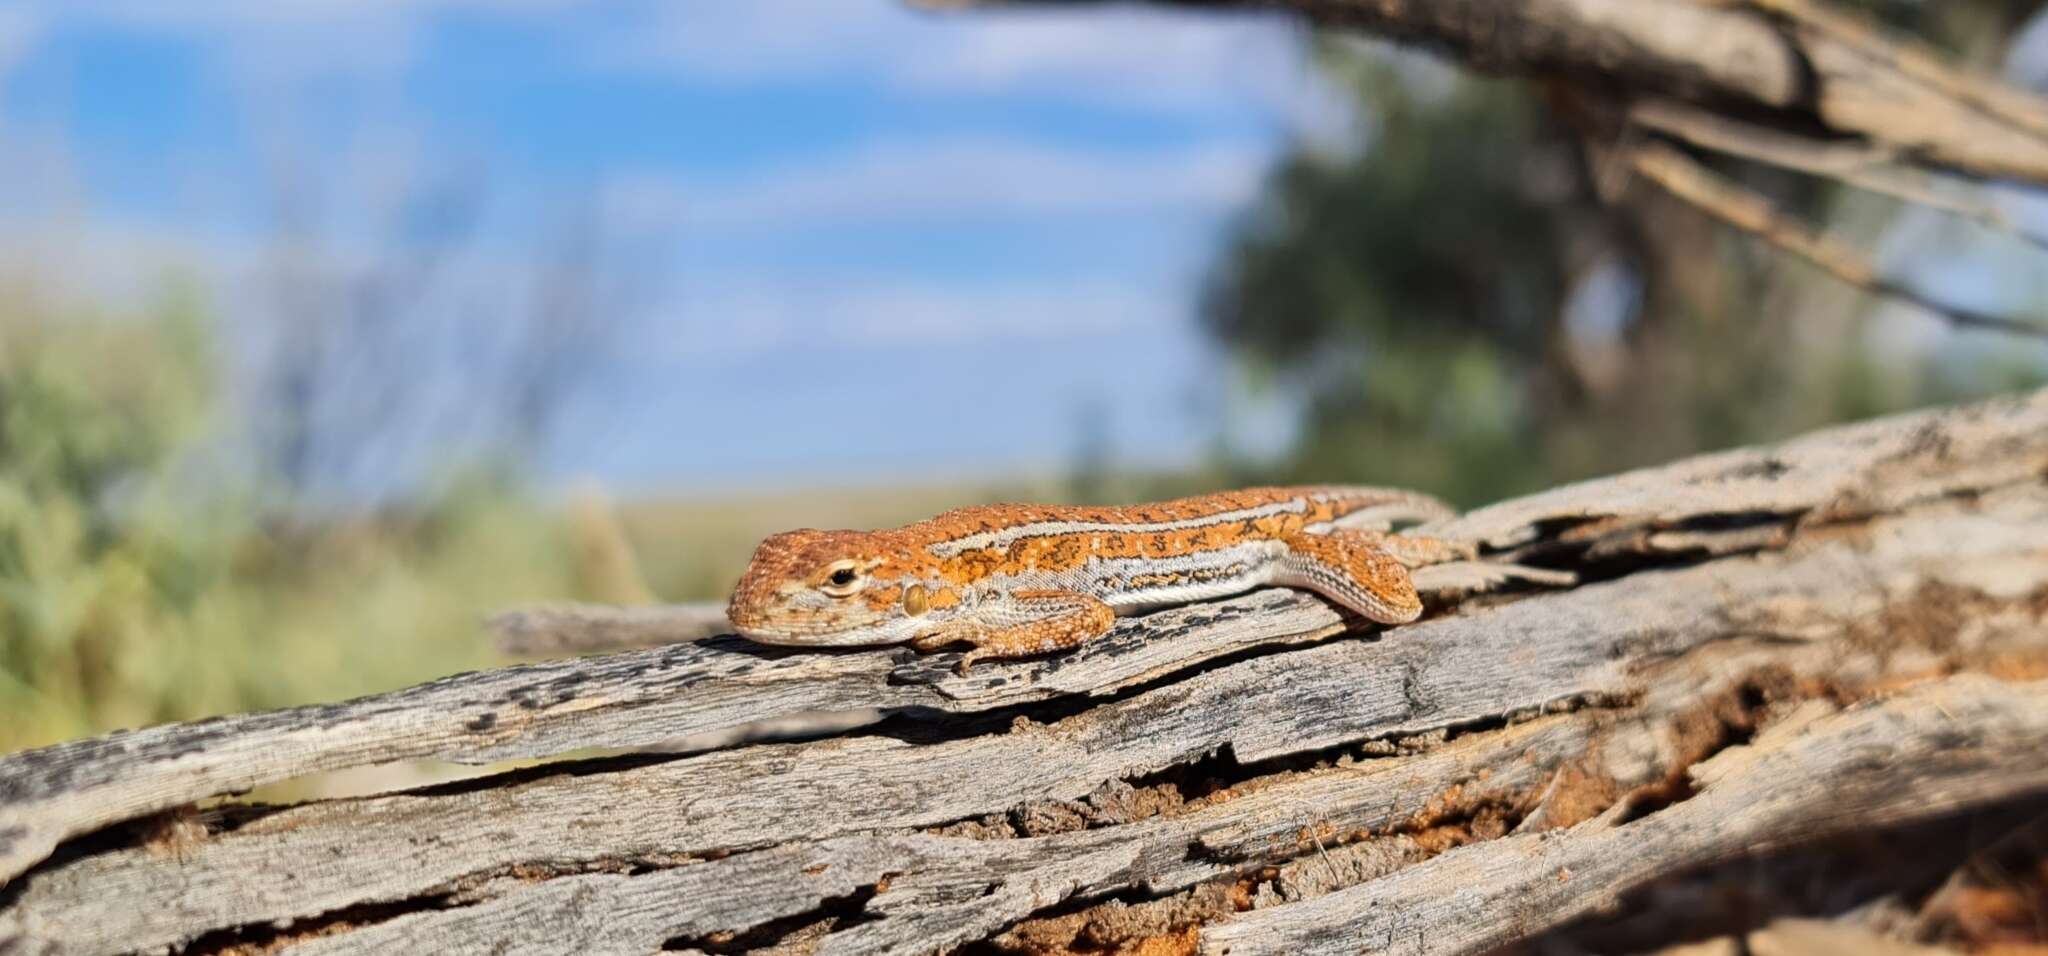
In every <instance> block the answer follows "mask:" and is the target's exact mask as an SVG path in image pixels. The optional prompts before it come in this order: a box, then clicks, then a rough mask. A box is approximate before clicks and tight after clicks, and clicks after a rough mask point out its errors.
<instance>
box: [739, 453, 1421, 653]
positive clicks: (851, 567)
mask: <svg viewBox="0 0 2048 956" xmlns="http://www.w3.org/2000/svg"><path fill="white" fill-rule="evenodd" d="M1366 509H1386V510H1381V511H1375V512H1374V513H1373V514H1371V515H1366V516H1362V517H1365V518H1366V519H1368V520H1369V521H1382V520H1385V519H1387V518H1388V516H1389V512H1391V513H1393V514H1397V515H1402V516H1405V517H1406V518H1407V519H1408V520H1417V519H1418V518H1422V517H1438V516H1442V515H1447V514H1450V513H1451V512H1450V509H1449V508H1448V507H1446V506H1445V505H1443V504H1442V503H1441V502H1437V501H1436V500H1435V499H1431V498H1428V497H1427V496H1424V495H1418V494H1415V493H1412V492H1404V491H1399V490H1395V489H1375V488H1339V487H1298V488H1250V489H1245V490H1242V491H1226V492H1219V493H1217V494H1210V495H1200V496H1196V497H1192V498H1181V499H1177V500H1173V501H1164V502H1158V503H1155V504H1146V505H1133V506H1129V507H1075V506H1061V505H1022V504H999V505H985V506H981V507H974V508H962V509H959V510H956V511H949V512H946V513H945V514H942V515H939V516H937V517H935V518H931V519H929V520H926V521H920V522H917V523H916V524H911V525H905V526H904V527H901V528H893V529H887V530H880V531H818V530H812V529H803V530H798V531H790V532H786V533H783V534H778V535H774V536H772V537H770V538H768V539H767V540H766V541H763V542H762V543H761V546H760V548H759V549H758V550H757V551H756V552H755V555H754V560H753V562H752V563H751V564H750V565H749V566H748V568H747V571H746V574H745V575H744V576H742V577H741V579H740V582H739V585H738V587H736V588H735V589H734V592H733V599H732V605H731V608H730V616H731V619H732V622H733V624H734V626H735V627H736V628H738V629H739V631H740V633H742V634H744V635H746V636H747V637H749V638H752V639H754V640H758V641H764V642H767V643H783V644H815V645H858V644H877V643H899V642H905V641H908V642H910V643H911V644H913V645H914V646H916V647H918V648H920V649H926V650H929V649H933V648H936V647H940V646H944V645H946V644H949V643H955V642H964V643H968V644H971V645H973V646H974V648H975V650H974V652H972V653H970V654H969V655H968V656H967V658H966V660H968V661H971V660H972V659H974V658H975V657H990V656H999V657H1000V656H1018V655H1022V654H1027V653H1040V652H1043V651H1046V650H1051V649H1056V648H1061V647H1069V646H1073V645H1074V644H1078V643H1080V642H1082V641H1085V640H1087V639H1089V638H1092V637H1094V636H1097V635H1100V634H1102V633H1104V632H1106V631H1108V630H1109V629H1110V627H1111V626H1113V624H1114V620H1115V616H1116V614H1118V613H1123V612H1125V611H1126V610H1135V609H1138V608H1142V607H1144V606H1147V605H1148V604H1153V605H1156V604H1157V603H1162V602H1163V603H1174V602H1179V601H1186V600H1191V599H1192V600H1199V599H1202V598H1206V597H1214V596H1219V595H1222V594H1228V593H1235V592H1239V591H1244V590H1248V589H1250V588H1253V587H1258V586H1261V585H1263V584H1266V583H1270V582H1276V581H1277V582H1281V583H1287V584H1292V585H1295V586H1303V587H1309V588H1311V589H1314V590H1317V591H1320V592H1322V593H1324V594H1326V595H1328V596H1330V597H1332V598H1334V599H1336V600H1338V601H1339V602H1340V603H1343V604H1346V605H1348V606H1351V607H1353V608H1354V609H1356V610H1359V611H1360V613H1362V614H1365V615H1366V616H1367V617H1369V618H1371V619H1374V620H1379V621H1383V622H1396V621H1406V620H1413V619H1414V617H1415V615H1416V614H1418V613H1419V612H1420V609H1421V604H1420V601H1419V599H1418V598H1417V597H1416V596H1415V593H1414V588H1413V586H1412V584H1411V583H1410V582H1409V579H1408V576H1407V570H1406V567H1405V566H1404V565H1403V561H1404V560H1406V558H1405V557H1403V555H1408V554H1418V553H1424V552H1428V551H1431V550H1433V549H1434V544H1433V543H1431V542H1428V541H1427V540H1426V539H1406V541H1407V542H1409V543H1410V546H1409V549H1408V550H1404V551H1402V552H1400V554H1390V553H1389V552H1388V551H1385V550H1382V549H1381V547H1380V546H1381V545H1382V544H1389V545H1391V544H1393V543H1395V542H1396V541H1397V540H1399V539H1394V538H1391V537H1388V536H1386V535H1385V534H1384V533H1382V532H1370V531H1358V530H1352V529H1347V528H1344V527H1342V526H1341V524H1340V522H1341V521H1342V519H1344V518H1346V517H1347V516H1349V515H1352V514H1354V513H1356V512H1360V511H1363V510H1366ZM1374 535H1378V537H1375V536H1374ZM1414 543H1420V544H1421V546H1422V547H1421V548H1420V550H1416V549H1415V548H1414V547H1413V544H1414ZM906 596H907V598H906ZM964 664H965V661H963V666H964Z"/></svg>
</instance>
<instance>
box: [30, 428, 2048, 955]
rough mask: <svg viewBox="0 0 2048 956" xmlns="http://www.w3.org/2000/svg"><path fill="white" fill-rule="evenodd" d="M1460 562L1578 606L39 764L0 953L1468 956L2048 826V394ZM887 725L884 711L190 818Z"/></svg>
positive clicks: (157, 745)
mask: <svg viewBox="0 0 2048 956" xmlns="http://www.w3.org/2000/svg"><path fill="white" fill-rule="evenodd" d="M1431 530H1432V532H1434V533H1438V534H1443V535H1447V536H1453V537H1459V538H1463V539H1466V540H1473V541H1477V542H1481V543H1483V545H1484V547H1485V550H1486V552H1487V556H1488V557H1489V559H1498V560H1504V561H1519V562H1525V563H1531V564H1535V565H1539V566H1544V567H1549V568H1554V569H1558V570H1560V571H1572V572H1576V573H1577V574H1578V575H1579V576H1580V577H1581V578H1582V579H1583V581H1584V583H1581V584H1579V585H1577V586H1574V587H1570V588H1565V589H1550V588H1532V587H1524V588H1521V589H1519V590H1511V591H1507V592H1501V593H1492V594H1483V595H1468V594H1465V593H1464V588H1465V587H1467V586H1469V585H1474V584H1477V583H1479V582H1480V581H1481V580H1482V579H1483V578H1484V577H1485V574H1484V572H1483V570H1482V571H1470V570H1463V571H1461V570H1455V569H1454V570H1452V571H1450V572H1448V573H1447V575H1446V576H1443V577H1439V578H1437V579H1436V580H1434V581H1432V582H1431V586H1432V589H1433V591H1434V594H1435V596H1434V597H1433V599H1432V605H1433V607H1434V610H1433V612H1432V613H1431V614H1430V615H1429V616H1428V617H1426V618H1425V619H1424V620H1423V621H1421V622H1419V623H1417V624H1413V625H1409V626H1405V627H1400V628H1395V629H1392V630H1388V631H1385V632H1381V633H1376V634H1375V633H1366V634H1360V633H1356V632H1357V631H1359V630H1361V626H1360V625H1359V623H1358V622H1356V621H1354V620H1349V619H1347V618H1345V617H1343V616H1341V615H1339V614H1338V613H1336V612H1335V611H1333V610H1331V608H1330V606H1329V605H1327V604H1324V603H1323V602H1321V601H1319V600H1317V599H1315V598H1313V597H1311V596H1308V595H1304V594H1300V593H1297V592H1292V591H1285V590H1268V591H1263V592H1257V593H1253V594H1249V595H1245V596H1243V597H1239V598H1236V599H1234V600H1228V601H1221V602H1216V603H1212V604H1206V605H1196V606H1191V607H1185V608H1178V609H1173V610H1169V611H1164V612H1161V613H1158V614H1154V615H1150V616H1147V617H1142V618H1136V619H1132V620H1129V621H1126V622H1124V623H1123V624H1122V625H1121V626H1120V627H1119V629H1118V630H1117V631H1116V632H1115V633H1114V634H1113V635H1112V636H1111V637H1109V638H1108V639H1105V640H1103V641H1101V642H1098V643H1096V644H1093V645H1090V646H1089V647H1087V648H1085V649H1083V650H1082V651H1081V652H1080V653H1077V654H1073V655H1069V656H1063V657H1053V658H1047V659H1043V660H1036V661H1023V662H1012V663H1007V664H1002V665H996V666H990V667H987V668H978V669H976V670H975V671H974V672H972V673H971V674H970V675H967V676H964V677H963V676H959V675H955V674H953V673H952V672H951V670H950V667H949V665H950V664H951V660H950V659H949V658H948V657H943V656H940V657H922V656H918V655H915V654H912V653H909V652H907V651H906V652H892V651H886V650H884V651H860V652H848V653H791V652H788V651H780V650H771V649H764V648H757V647H753V646H750V645H746V644H744V643H739V642H735V641H733V640H730V639H725V638H717V639H708V640H703V641H697V642H691V643H684V644H677V645H671V646H664V647H658V648H652V649H647V650H638V651H629V652H625V653H619V654H612V655H608V656H604V657H596V658H585V659H574V660H564V661H553V662H548V663H542V664H533V665H526V666H521V667H513V668H506V669H503V670H498V671H491V672H484V673H477V674H466V675H458V676H455V677H450V678H446V679H443V680H440V681H435V682H433V683H429V684H425V685H421V686H419V687H415V688H411V689H408V690H404V691H399V692H396V693H392V694H385V695H379V696H375V697H369V698H363V699H360V700H356V701H350V702H346V703H341V704H333V705H322V706H316V707H305V708H297V709H293V710H287V711H278V712H271V713H264V714H251V715H243V716H236V717H228V718H222V719H219V720H213V721H203V722H199V723H194V724H181V725H172V726H167V727H158V728H151V729H147V730H140V731H130V732H124V733H119V734H113V735H109V736H106V737H101V738H96V739H93V740H86V741H78V742H75V743H69V744H62V745H58V746H55V747H50V748H46V749H43V750H38V751H31V752H27V753H22V754H17V755H15V756H12V757H8V758H5V759H4V760H0V843H4V844H5V846H4V848H0V860H4V861H5V869H4V872H5V873H7V874H8V876H9V877H10V879H11V882H9V883H8V884H7V885H6V886H5V887H4V888H0V950H4V951H8V952H10V953H54V952H64V953H73V954H90V953H120V952H130V951H134V950H140V949H154V948H163V947H185V949H186V951H188V952H218V951H222V950H224V949H227V948H232V947H246V948H251V949H262V950H263V951H277V950H287V951H291V952H380V951H389V950H390V949H392V948H394V947H399V948H409V949H414V950H433V951H445V952H471V951H475V952H482V951H506V950H521V949H527V948H543V947H544V948H547V949H551V950H562V949H582V950H586V951H593V952H646V951H649V950H652V949H657V948H664V947H666V948H669V949H673V950H681V951H686V952H688V951H697V952H747V951H769V950H773V951H775V952H818V953H925V952H936V951H940V950H943V949H947V948H952V947H957V946H960V945H962V944H966V943H969V942H972V941H975V940H984V939H990V938H993V937H1001V939H1002V940H1004V941H1006V943H1007V944H1009V945H1013V946H1017V947H1024V948H1032V947H1036V948H1039V949H1051V948H1054V946H1055V945H1064V943H1062V942H1061V941H1062V940H1065V941H1066V942H1072V941H1073V940H1074V939H1075V938H1076V937H1077V936H1081V937H1085V938H1086V939H1088V940H1090V941H1091V943H1090V945H1096V946H1099V947H1101V948H1105V949H1110V948H1115V947H1118V946H1126V947H1135V946H1138V945H1140V944H1144V943H1146V941H1147V940H1159V941H1160V942H1158V943H1157V944H1155V945H1161V946H1164V945H1169V944H1170V945H1172V946H1175V947H1178V949H1176V950H1174V951H1187V950H1190V949H1192V948H1194V947H1198V946H1199V947H1201V948H1203V949H1205V950H1207V951H1210V952H1231V953H1254V952H1323V951H1330V952H1335V951H1338V950H1344V951H1353V950H1355V949H1356V948H1357V947H1358V946H1359V945H1361V944H1371V945H1381V944H1384V945H1389V946H1394V947H1396V948H1399V947H1403V946H1406V947H1409V950H1408V951H1418V952H1419V951H1428V952H1452V953H1461V952H1476V951H1479V950H1481V949H1484V948H1486V947H1488V946H1491V945H1494V944H1497V943H1499V942H1501V941H1504V940H1508V939H1512V938H1517V937H1518V936H1520V935H1525V934H1528V933H1531V932H1535V931H1538V930H1540V929H1542V928H1544V927H1546V926H1549V925H1553V924H1555V923H1557V922H1558V921H1560V920H1564V919H1568V918H1570V917H1571V916H1572V915H1573V914H1576V913H1581V912H1585V911H1586V910H1587V908H1588V907H1591V906H1595V905H1597V904H1598V903H1600V902H1601V901H1604V900H1610V899H1613V898H1615V897H1616V896H1617V895H1619V894H1623V893H1626V892H1627V891H1629V890H1630V889H1631V888H1632V887H1635V886H1638V885H1640V884H1642V883H1644V882H1645V881H1647V880H1650V879H1653V878H1654V877H1655V876H1656V875H1657V874H1658V873H1662V872H1665V871H1668V870H1673V869H1679V868H1685V867H1691V866H1697V865H1702V864H1706V863H1711V862H1713V861H1715V860H1719V859H1723V858H1726V857H1727V856H1729V855H1730V854H1735V853H1740V852H1746V851H1748V850H1750V849H1753V848H1755V847H1759V846H1777V845H1782V844H1787V843H1796V842H1798V841H1802V840H1806V839H1810V838H1813V837H1816V836H1821V835H1825V834H1828V833H1833V832H1838V831H1839V830H1841V829H1843V828H1849V827H1863V828H1872V827H1884V826H1889V825H1893V824H1899V823H1904V822H1912V821H1920V820H1926V819H1929V818H1931V817H1935V816H1939V815H1941V814H1946V813H1951V812H1954V811H1957V810H1959V809H1966V808H1970V807H1978V806H1987V805H1992V804H1999V803H2001V802H2003V801H2011V800H2014V799H2018V798H2021V797H2024V796H2027V795H2034V794H2040V793H2043V792H2048V777H2044V776H2043V771H2042V768H2041V767H2040V766H2039V761H2038V759H2037V755H2038V754H2039V753H2040V752H2041V750H2042V748H2043V747H2044V746H2048V689H2044V685H2043V684H2042V683H2041V682H2040V681H2041V678H2043V677H2048V551H2044V550H2043V549H2042V548H2041V545H2040V542H2042V541H2043V540H2048V392H2042V393H2037V394H2034V395H2031V396H2028V397H2024V398H2019V399H2012V400H2006V401H2001V402H1994V403H1989V404H1985V405H1979V406H1974V407H1968V408H1960V409H1955V410H1950V411H1942V412H1932V413H1924V414H1917V415H1908V416H1902V417H1899V418H1893V419H1888V420H1883V421H1877V422H1871V423H1867V424H1862V425H1856V426H1851V427H1847V428H1840V429H1834V430H1830V431H1825V432H1820V433H1816V434H1814V435H1810V436H1807V437H1804V438H1800V439H1796V440H1793V441H1789V442H1786V443H1783V444H1780V445H1777V446H1772V447H1765V448H1754V449H1744V450H1738V451H1732V452H1726V453H1722V454H1717V455H1709V456H1705V457H1701V458H1696V459H1691V460H1688V461H1683V462H1679V463H1676V464H1673V465H1669V466H1666V467H1662V468H1656V469H1649V470H1645V471H1640V472H1634V473H1630V474H1625V475H1620V476H1616V477H1614V478H1609V479H1604V480H1601V481H1595V482H1588V483H1584V484H1580V485H1574V486H1569V487H1565V488H1559V489H1556V490H1553V491H1550V492H1546V493H1543V494H1539V495H1535V496H1532V497H1529V498H1523V499H1518V500H1515V501H1509V502H1504V503H1501V504H1499V505H1495V506H1492V507H1489V508H1485V509H1481V510H1479V511H1475V512H1472V513H1470V514H1468V515H1464V516H1462V517H1458V518H1455V519H1451V520H1449V521H1446V522H1443V523H1440V524H1438V525H1436V526H1434V527H1432V528H1431ZM864 709H875V710H880V711H882V712H884V713H885V714H887V715H889V716H888V718H887V719H886V720H885V721H884V722H883V723H881V724H876V725H871V726H869V727H864V728H859V729H854V730H850V731H847V730H840V731H836V732H831V733H827V734H826V735H825V736H822V737H820V738H819V739H814V740H808V741H799V742H781V743H766V744H760V743H754V744H747V743H745V742H744V740H737V741H736V742H735V743H734V744H732V745H729V746H725V747H723V748H722V749H714V750H710V751H708V752H703V753H696V754H691V755H687V756H676V755H664V754H647V753H640V754H632V755H626V756H614V757H600V758H589V757H585V758H583V759H579V760H573V761H569V762H563V763H556V764H544V765H542V766H540V767H537V768H528V769H514V770H506V771H501V772H498V773H495V774H493V775H488V776H485V777H481V778H476V779H471V780H465V781H463V782H460V783H456V784H445V785H440V786H435V787H427V788H424V789H418V790H412V791H407V792H399V793H391V794H382V795H376V796H370V797H361V798H351V799H334V800H315V801H311V802H306V803H301V804H298V805H294V806H284V807H264V806H250V805H243V804H237V803H233V802H227V803H220V804H211V805H205V804H202V805H200V806H199V808H197V809H194V805H195V804H196V803H198V802H199V801H204V800H207V799H209V798H212V797H216V796H218V795H222V794H230V793H233V792H236V791H240V790H244V789H247V788H249V787H252V786H256V785H259V784H262V783H266V782H270V781H277V780H283V779H287V778H291V777H294V776H299V775H303V774H308V773H315V772H319V771H324V770H333V769H338V768H344V767H351V766H360V765H366V764H375V763H384V762H390V761H399V760H418V759H440V760H459V761H466V762H489V761H498V760H508V759H525V758H542V757H550V756H557V755H574V754H589V753H591V752H592V750H593V749H594V748H637V747H645V746H650V745H654V744H657V743H659V742H661V741H663V740H666V739H670V738H674V737H677V736H682V735H685V734H692V733H700V732H705V731H713V730H719V729H721V728H734V727H739V726H743V725H749V724H754V723H756V722H759V721H764V720H770V719H774V718H778V717H784V716H787V715H790V714H793V713H798V712H803V711H818V710H825V711H847V710H864ZM167 813H168V815H166V814H167ZM1623 848H1625V850H1624V849H1623ZM1390 899H1391V900H1405V901H1412V902H1413V903H1414V905H1413V906H1410V905H1408V904H1406V903H1403V904H1401V905H1400V906H1398V907H1396V908H1395V909H1394V910H1387V909H1385V908H1384V906H1382V908H1380V909H1379V910H1377V911H1375V910H1374V907H1373V906H1372V902H1373V901H1374V900H1380V901H1385V900H1390ZM1393 912H1399V913H1400V914H1402V915H1401V916H1399V917H1398V919H1399V922H1398V923H1392V922H1388V920H1390V919H1395V917H1393V916H1382V915H1375V913H1393ZM1361 914H1365V915H1361ZM1416 933H1426V934H1428V935H1427V938H1428V939H1430V940H1434V942H1431V943H1429V944H1428V945H1427V946H1426V948H1418V947H1423V944H1422V943H1420V942H1417V941H1416V940H1418V939H1422V938H1424V937H1418V936H1414V934H1416ZM1411 937H1412V938H1411Z"/></svg>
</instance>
